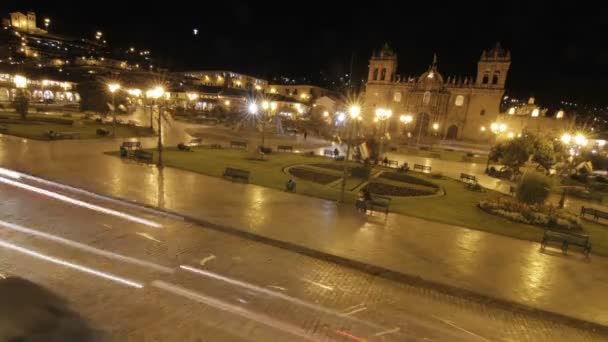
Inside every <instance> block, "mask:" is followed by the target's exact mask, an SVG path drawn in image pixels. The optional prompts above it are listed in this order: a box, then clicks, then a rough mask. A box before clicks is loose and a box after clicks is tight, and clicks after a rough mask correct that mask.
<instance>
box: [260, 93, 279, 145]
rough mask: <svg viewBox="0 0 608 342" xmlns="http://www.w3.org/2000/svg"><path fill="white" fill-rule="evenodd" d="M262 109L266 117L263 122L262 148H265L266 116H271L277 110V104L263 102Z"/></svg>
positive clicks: (263, 117)
mask: <svg viewBox="0 0 608 342" xmlns="http://www.w3.org/2000/svg"><path fill="white" fill-rule="evenodd" d="M262 109H264V116H262V117H261V118H260V119H261V120H262V148H263V147H264V138H265V136H266V115H269V116H271V115H272V113H273V112H274V111H275V110H276V109H277V103H276V102H269V101H262Z"/></svg>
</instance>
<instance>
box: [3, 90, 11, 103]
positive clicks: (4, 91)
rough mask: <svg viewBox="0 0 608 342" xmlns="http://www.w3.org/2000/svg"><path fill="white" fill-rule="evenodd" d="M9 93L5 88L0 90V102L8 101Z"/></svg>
mask: <svg viewBox="0 0 608 342" xmlns="http://www.w3.org/2000/svg"><path fill="white" fill-rule="evenodd" d="M10 99H11V98H10V93H9V92H8V89H6V88H0V101H10Z"/></svg>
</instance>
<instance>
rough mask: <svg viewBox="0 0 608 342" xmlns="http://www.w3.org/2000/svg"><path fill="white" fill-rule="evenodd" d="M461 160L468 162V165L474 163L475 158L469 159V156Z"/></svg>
mask: <svg viewBox="0 0 608 342" xmlns="http://www.w3.org/2000/svg"><path fill="white" fill-rule="evenodd" d="M460 160H461V161H463V162H467V163H471V162H473V158H472V157H469V156H462V158H461V159H460Z"/></svg>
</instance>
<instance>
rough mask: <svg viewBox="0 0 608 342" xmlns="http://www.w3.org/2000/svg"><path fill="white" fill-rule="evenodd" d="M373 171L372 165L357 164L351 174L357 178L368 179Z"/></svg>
mask: <svg viewBox="0 0 608 342" xmlns="http://www.w3.org/2000/svg"><path fill="white" fill-rule="evenodd" d="M371 172H372V168H371V167H366V166H357V167H353V168H352V169H351V170H350V175H351V176H353V177H357V178H362V179H368V178H369V175H370V174H371Z"/></svg>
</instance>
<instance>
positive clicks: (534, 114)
mask: <svg viewBox="0 0 608 342" xmlns="http://www.w3.org/2000/svg"><path fill="white" fill-rule="evenodd" d="M539 114H540V111H539V110H538V108H534V110H533V111H532V117H537V116H538V115H539Z"/></svg>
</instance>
